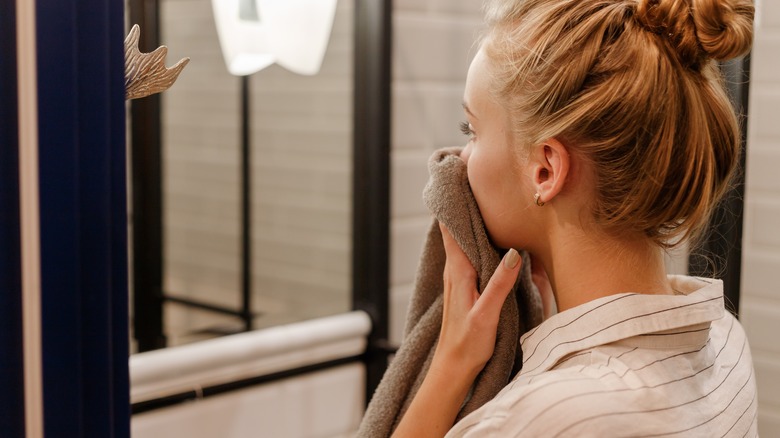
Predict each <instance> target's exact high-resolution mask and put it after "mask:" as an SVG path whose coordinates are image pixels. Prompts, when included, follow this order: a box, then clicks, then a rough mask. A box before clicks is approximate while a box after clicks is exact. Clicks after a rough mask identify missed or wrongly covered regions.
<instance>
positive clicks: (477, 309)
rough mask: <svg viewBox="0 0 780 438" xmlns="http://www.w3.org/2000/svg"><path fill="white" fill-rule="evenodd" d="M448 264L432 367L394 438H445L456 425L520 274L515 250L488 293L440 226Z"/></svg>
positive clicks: (507, 256)
mask: <svg viewBox="0 0 780 438" xmlns="http://www.w3.org/2000/svg"><path fill="white" fill-rule="evenodd" d="M440 227H441V234H442V238H443V240H444V250H445V251H446V253H447V261H446V262H445V264H444V316H443V318H442V325H441V334H440V336H439V343H438V345H437V346H436V352H435V353H434V356H433V362H432V363H431V367H430V368H429V369H428V373H427V374H426V375H425V380H423V383H422V386H420V389H419V390H418V391H417V394H416V395H415V396H414V400H412V403H411V405H410V406H409V409H408V410H407V411H406V414H404V417H403V418H402V419H401V423H400V424H399V425H398V428H397V429H396V430H395V432H394V433H393V437H395V438H398V437H415V438H419V437H442V436H444V434H446V433H447V431H448V430H450V428H451V427H452V425H453V424H454V423H455V418H456V417H457V415H458V411H459V410H460V407H461V405H462V404H463V400H464V399H465V398H466V395H467V394H468V392H469V389H470V388H471V385H472V384H473V383H474V379H475V378H476V377H477V374H479V372H480V371H481V370H482V368H483V367H484V366H485V363H487V361H488V359H490V357H491V356H492V355H493V348H494V347H495V343H496V329H497V327H498V315H499V314H500V313H501V307H502V306H503V305H504V300H506V297H507V295H508V294H509V292H510V291H511V290H512V286H514V284H515V280H516V279H517V275H518V273H519V272H520V264H521V262H520V255H519V254H518V253H517V251H515V250H514V249H511V250H509V252H508V253H507V254H506V255H505V256H504V260H503V261H502V262H501V263H500V264H499V266H498V268H497V269H496V271H495V272H494V273H493V276H492V277H491V278H490V281H489V282H488V285H487V287H486V288H485V291H484V292H482V295H480V294H479V293H478V292H477V273H476V271H475V270H474V267H473V266H471V262H470V261H469V259H468V257H466V254H464V253H463V251H462V250H461V249H460V247H459V246H458V244H457V243H456V242H455V240H454V239H453V238H452V236H451V235H450V233H449V231H447V229H446V228H444V227H443V226H441V225H440Z"/></svg>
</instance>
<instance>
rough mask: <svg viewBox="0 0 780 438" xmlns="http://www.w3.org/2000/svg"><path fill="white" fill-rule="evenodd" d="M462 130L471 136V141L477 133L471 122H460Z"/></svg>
mask: <svg viewBox="0 0 780 438" xmlns="http://www.w3.org/2000/svg"><path fill="white" fill-rule="evenodd" d="M460 132H462V133H463V135H465V136H466V137H468V138H469V141H471V140H473V139H474V136H475V135H476V134H475V133H474V129H472V127H471V123H469V122H460Z"/></svg>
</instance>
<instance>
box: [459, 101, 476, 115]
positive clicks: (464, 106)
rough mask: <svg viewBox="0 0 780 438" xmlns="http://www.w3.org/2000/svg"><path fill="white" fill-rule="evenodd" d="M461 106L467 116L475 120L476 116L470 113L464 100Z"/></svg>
mask: <svg viewBox="0 0 780 438" xmlns="http://www.w3.org/2000/svg"><path fill="white" fill-rule="evenodd" d="M461 105H462V106H463V109H464V110H466V112H467V113H468V115H470V116H471V117H473V118H475V119H476V118H477V116H475V115H474V113H472V112H471V109H469V104H467V103H466V101H465V100H464V101H463V102H462V103H461Z"/></svg>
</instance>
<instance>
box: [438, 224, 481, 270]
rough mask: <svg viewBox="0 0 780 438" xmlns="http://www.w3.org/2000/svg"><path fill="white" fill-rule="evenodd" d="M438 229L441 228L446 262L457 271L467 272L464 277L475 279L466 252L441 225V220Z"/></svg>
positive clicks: (472, 267)
mask: <svg viewBox="0 0 780 438" xmlns="http://www.w3.org/2000/svg"><path fill="white" fill-rule="evenodd" d="M439 229H441V238H442V241H443V242H444V252H445V253H446V255H447V261H446V264H447V265H449V267H451V268H452V269H453V270H454V271H455V272H457V273H465V274H468V275H467V276H466V277H467V278H464V279H466V280H469V281H472V280H474V281H476V271H475V270H474V266H472V264H471V261H470V260H469V258H468V257H467V256H466V253H464V252H463V250H462V249H461V248H460V245H458V242H456V241H455V238H453V237H452V234H450V232H449V230H448V229H447V227H445V226H444V225H442V223H441V222H439Z"/></svg>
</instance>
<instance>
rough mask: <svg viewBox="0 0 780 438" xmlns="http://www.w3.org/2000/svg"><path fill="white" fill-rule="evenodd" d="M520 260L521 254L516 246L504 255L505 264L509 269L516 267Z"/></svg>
mask: <svg viewBox="0 0 780 438" xmlns="http://www.w3.org/2000/svg"><path fill="white" fill-rule="evenodd" d="M519 262H520V254H519V253H518V252H517V251H516V250H515V249H514V248H510V249H509V251H507V253H506V255H505V256H504V266H506V268H507V269H515V267H516V266H517V263H519Z"/></svg>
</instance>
